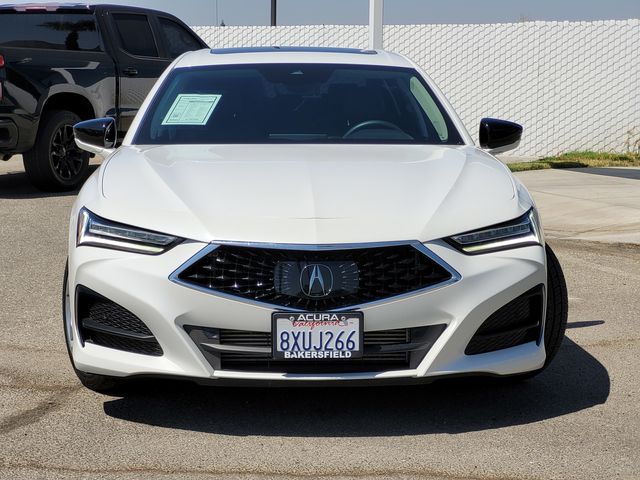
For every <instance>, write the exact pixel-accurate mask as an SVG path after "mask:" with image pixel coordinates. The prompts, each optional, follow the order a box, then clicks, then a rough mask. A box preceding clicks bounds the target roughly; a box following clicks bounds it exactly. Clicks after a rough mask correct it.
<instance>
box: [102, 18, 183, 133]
mask: <svg viewBox="0 0 640 480" xmlns="http://www.w3.org/2000/svg"><path fill="white" fill-rule="evenodd" d="M110 17H111V25H112V31H113V33H114V35H113V40H114V41H115V42H117V44H118V47H117V48H115V51H116V57H117V64H118V76H119V80H120V89H119V112H120V115H119V125H118V129H119V130H120V131H126V130H128V129H129V127H130V126H131V122H132V121H133V118H134V117H135V115H136V113H137V112H138V109H139V108H140V106H141V105H142V102H143V101H144V99H145V98H146V96H147V94H148V93H149V91H150V90H151V88H152V87H153V85H154V84H155V82H156V80H157V79H158V77H160V75H162V72H163V71H164V70H165V69H166V68H167V67H168V66H169V64H170V63H171V60H170V59H169V58H167V55H166V53H165V51H164V47H163V44H162V42H161V41H160V39H159V38H158V37H157V34H156V33H155V32H154V29H153V28H152V24H153V21H154V20H153V17H152V15H150V14H148V13H145V12H138V11H126V10H122V11H118V10H115V11H112V12H111V14H110Z"/></svg>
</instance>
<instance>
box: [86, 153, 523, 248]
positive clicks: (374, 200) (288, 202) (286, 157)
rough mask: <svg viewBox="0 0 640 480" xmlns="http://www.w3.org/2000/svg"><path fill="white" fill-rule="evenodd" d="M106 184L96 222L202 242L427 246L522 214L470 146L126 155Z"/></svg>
mask: <svg viewBox="0 0 640 480" xmlns="http://www.w3.org/2000/svg"><path fill="white" fill-rule="evenodd" d="M100 178H101V184H102V196H101V197H100V198H99V199H97V198H96V205H94V206H93V207H92V206H91V205H87V207H89V208H93V209H94V210H95V213H97V214H99V215H102V216H104V217H105V218H109V219H112V220H117V221H119V222H122V223H126V224H131V225H136V226H140V227H143V228H148V229H152V230H156V231H161V232H166V233H170V234H173V235H178V236H181V237H185V238H190V239H193V240H199V241H205V242H209V241H215V240H225V241H242V242H269V243H300V244H332V243H360V242H383V241H398V240H420V241H423V242H424V241H428V240H432V239H436V238H441V237H444V236H448V235H452V234H454V233H460V232H463V231H467V230H471V229H474V228H480V227H483V226H487V225H491V224H495V223H499V222H502V221H505V220H508V219H510V218H515V217H517V216H518V215H519V214H521V213H522V212H523V208H524V207H522V206H521V205H519V203H518V200H517V198H516V193H515V192H516V190H515V184H514V181H513V179H512V177H511V174H510V173H509V172H508V170H507V169H506V168H505V167H504V165H502V164H501V163H500V162H499V161H497V160H495V159H494V158H493V157H491V156H489V155H487V154H485V153H484V152H482V151H480V150H478V149H476V148H475V147H469V146H456V147H451V146H430V145H420V146H415V145H411V146H404V145H367V146H364V145H312V146H311V145H249V146H248V145H241V146H240V145H206V146H203V145H185V146H183V145H180V146H175V145H173V146H151V147H139V146H125V147H121V148H120V149H119V150H118V151H117V152H116V153H115V154H114V155H113V156H112V157H111V158H109V159H108V160H107V161H106V162H105V163H104V165H103V166H102V169H101V172H100Z"/></svg>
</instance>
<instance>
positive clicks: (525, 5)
mask: <svg viewBox="0 0 640 480" xmlns="http://www.w3.org/2000/svg"><path fill="white" fill-rule="evenodd" d="M0 1H1V0H0ZM64 1H65V0H59V3H61V2H64ZM66 1H69V0H66ZM80 1H82V0H79V1H78V3H80ZM85 1H86V0H85ZM36 2H37V0H12V1H11V3H36ZM74 3H75V0H74ZM87 3H120V4H127V5H136V6H141V7H151V8H155V9H158V10H164V11H167V12H170V13H173V14H174V15H176V16H177V17H179V18H181V19H182V20H183V21H185V22H186V23H187V24H189V25H192V26H194V25H218V24H220V22H222V21H224V23H225V24H226V25H268V24H269V21H270V16H269V15H270V14H269V12H270V5H271V2H270V0H102V1H99V0H98V1H96V0H89V1H88V2H87ZM368 8H369V0H278V24H281V25H307V24H366V23H367V22H368ZM629 18H640V0H446V1H442V0H385V3H384V23H385V24H410V23H496V22H517V21H522V20H613V19H629Z"/></svg>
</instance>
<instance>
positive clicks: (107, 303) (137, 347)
mask: <svg viewBox="0 0 640 480" xmlns="http://www.w3.org/2000/svg"><path fill="white" fill-rule="evenodd" d="M77 305H78V311H77V316H76V318H78V328H79V331H80V338H81V340H82V341H83V342H89V343H94V344H96V345H101V346H103V347H109V348H115V349H117V350H124V351H126V352H132V353H140V354H143V355H154V356H160V355H162V348H161V347H160V344H159V343H158V341H157V340H156V338H155V337H154V336H153V334H152V333H151V330H149V328H148V327H147V326H146V325H145V324H144V323H143V322H142V320H140V319H139V318H138V317H136V316H135V315H134V314H133V313H131V312H130V311H129V310H127V309H125V308H124V307H121V306H120V305H118V304H117V303H114V302H112V301H111V300H109V299H107V298H105V297H103V296H102V295H99V294H98V293H96V292H94V291H92V290H89V289H88V288H86V287H83V286H78V290H77Z"/></svg>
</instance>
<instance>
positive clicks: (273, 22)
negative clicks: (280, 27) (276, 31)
mask: <svg viewBox="0 0 640 480" xmlns="http://www.w3.org/2000/svg"><path fill="white" fill-rule="evenodd" d="M277 12H278V0H271V26H272V27H275V26H276V25H277Z"/></svg>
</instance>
